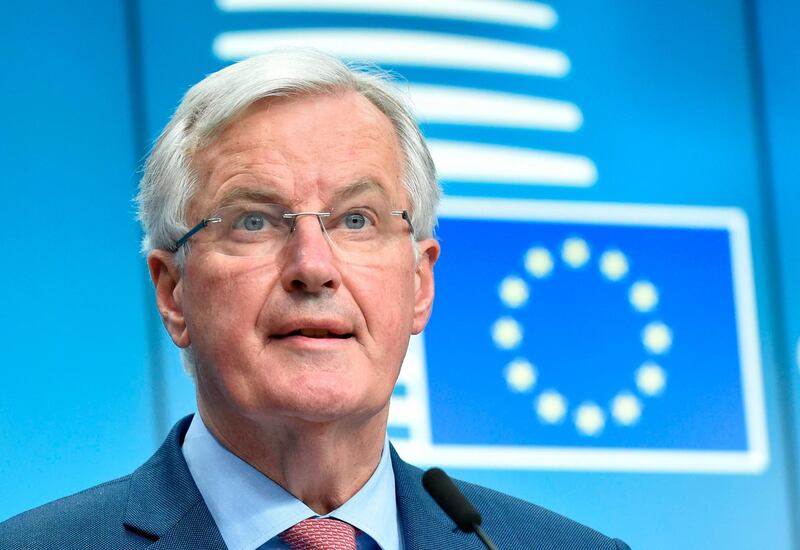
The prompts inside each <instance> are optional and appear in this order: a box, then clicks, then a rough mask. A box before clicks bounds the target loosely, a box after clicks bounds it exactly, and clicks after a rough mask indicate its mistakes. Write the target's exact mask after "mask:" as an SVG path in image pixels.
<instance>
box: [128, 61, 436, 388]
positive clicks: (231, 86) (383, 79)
mask: <svg viewBox="0 0 800 550" xmlns="http://www.w3.org/2000/svg"><path fill="white" fill-rule="evenodd" d="M346 91H355V92H358V93H360V94H361V95H362V96H364V97H365V98H367V99H368V100H369V101H370V102H372V104H373V105H375V106H376V107H377V108H378V109H379V110H380V111H381V112H382V113H383V114H385V115H386V116H387V117H388V118H389V120H390V121H391V123H392V125H393V126H394V129H395V132H396V135H397V139H398V142H399V144H400V148H401V151H402V154H403V159H402V174H401V178H402V182H403V185H404V187H405V189H406V192H407V193H408V199H409V202H410V214H411V220H412V225H413V228H414V235H413V238H412V240H414V244H415V246H414V250H415V254H416V253H417V247H416V241H417V240H420V239H425V238H429V237H432V236H433V230H434V227H435V225H436V205H437V203H438V201H439V196H440V193H441V191H440V188H439V184H438V183H437V181H436V170H435V168H434V164H433V160H432V159H431V155H430V152H429V151H428V147H427V146H426V145H425V141H424V140H423V137H422V134H421V132H420V130H419V127H418V126H417V123H416V120H415V119H414V116H413V114H412V113H411V110H410V108H409V107H408V105H407V103H406V101H405V99H404V97H403V96H402V95H401V93H400V91H399V90H398V89H397V88H396V87H395V86H394V85H393V84H392V83H391V78H390V75H389V74H388V73H386V72H384V71H381V70H379V69H376V68H374V67H354V66H348V65H346V64H344V63H343V62H341V61H340V60H338V59H336V58H334V57H331V56H329V55H327V54H324V53H322V52H319V51H316V50H310V49H299V48H297V49H284V50H276V51H273V52H271V53H267V54H264V55H260V56H257V57H251V58H249V59H246V60H244V61H240V62H239V63H235V64H233V65H230V66H228V67H226V68H224V69H222V70H220V71H217V72H215V73H212V74H210V75H209V76H207V77H206V78H204V79H203V80H202V81H200V82H199V83H197V84H195V85H194V86H193V87H192V88H191V89H190V90H189V91H188V92H187V93H186V95H185V96H184V97H183V100H182V101H181V103H180V105H179V106H178V108H177V110H176V111H175V114H174V115H173V116H172V118H171V119H170V121H169V123H168V124H167V126H166V127H165V128H164V130H163V132H162V133H161V135H160V136H159V138H158V140H157V141H156V143H155V145H154V146H153V149H152V151H151V152H150V155H149V156H148V158H147V161H146V162H145V165H144V173H143V175H142V179H141V181H140V183H139V193H138V195H137V197H136V203H137V206H138V218H139V221H140V222H141V224H142V228H143V230H144V237H143V239H142V245H141V248H142V252H143V253H144V254H147V253H148V252H150V251H151V250H155V249H163V250H173V248H174V246H175V243H176V241H177V240H178V239H180V238H181V236H183V235H184V234H185V233H186V232H187V231H188V230H189V224H188V220H187V219H186V218H187V209H188V206H189V204H190V202H191V200H192V198H193V197H194V194H195V193H196V192H197V190H198V185H199V182H198V176H197V173H196V172H195V171H194V167H193V163H192V160H193V158H194V155H196V154H197V153H198V152H199V151H201V150H202V149H204V148H205V147H208V146H209V145H211V143H212V142H213V141H214V139H215V138H216V137H217V136H219V134H220V133H221V132H222V131H223V130H224V129H225V128H226V127H228V126H229V125H230V124H231V123H232V122H233V121H234V120H235V119H236V117H237V116H238V115H239V114H240V113H241V112H242V111H244V110H245V109H247V108H248V107H249V106H250V105H252V104H253V103H255V102H256V101H258V100H260V99H264V98H269V97H290V98H291V97H303V96H311V95H326V94H336V93H341V92H346ZM186 250H187V247H186V246H184V247H182V248H181V249H180V250H178V251H176V255H175V261H176V263H177V264H178V267H179V268H181V267H182V266H183V264H184V261H185V254H186V253H187V252H186ZM182 351H183V363H184V368H185V369H186V371H187V372H188V373H189V375H190V376H192V377H193V378H194V372H195V358H194V353H193V351H192V349H191V347H189V348H186V349H184V350H182Z"/></svg>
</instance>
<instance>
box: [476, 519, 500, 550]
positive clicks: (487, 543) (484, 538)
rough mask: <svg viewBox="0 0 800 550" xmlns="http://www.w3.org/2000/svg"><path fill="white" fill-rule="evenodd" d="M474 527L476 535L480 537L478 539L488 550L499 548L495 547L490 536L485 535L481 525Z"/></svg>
mask: <svg viewBox="0 0 800 550" xmlns="http://www.w3.org/2000/svg"><path fill="white" fill-rule="evenodd" d="M473 527H474V528H475V534H476V535H478V538H479V539H481V542H482V543H483V544H484V546H486V548H487V549H488V550H497V546H495V545H494V543H493V542H492V539H490V538H489V535H487V534H486V533H484V531H483V529H481V526H480V525H473Z"/></svg>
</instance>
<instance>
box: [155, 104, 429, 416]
mask: <svg viewBox="0 0 800 550" xmlns="http://www.w3.org/2000/svg"><path fill="white" fill-rule="evenodd" d="M400 159H401V151H400V148H399V145H398V143H397V139H396V137H395V133H394V129H393V127H392V125H391V122H390V121H389V120H388V118H387V117H386V116H385V115H383V113H381V112H380V111H379V110H378V109H377V108H376V107H375V106H374V105H372V104H371V103H370V102H369V101H368V100H366V99H365V98H363V97H362V96H360V95H359V94H356V93H345V94H340V95H334V96H311V97H305V98H294V99H282V100H270V101H267V100H263V101H260V102H258V103H256V104H254V105H252V106H251V107H250V108H249V109H247V110H246V111H245V112H244V113H243V115H242V116H240V117H239V118H238V119H237V120H236V121H235V122H234V123H233V124H232V125H230V126H229V127H228V128H227V129H226V130H225V132H223V133H222V134H221V135H220V136H219V137H218V138H217V139H216V140H215V141H214V142H213V143H212V144H211V145H210V146H209V147H208V148H206V149H204V150H203V151H201V152H200V153H199V154H198V155H197V156H196V158H195V160H194V168H195V169H196V171H197V173H198V177H199V182H200V187H199V191H198V193H197V194H196V196H195V198H194V199H193V201H192V204H191V206H190V210H189V221H190V224H194V223H196V222H197V221H199V220H200V219H201V218H203V217H205V216H207V215H209V214H210V213H211V212H214V211H215V209H216V208H218V207H219V206H220V205H221V204H222V203H224V202H225V200H226V197H228V198H229V197H231V196H247V197H251V196H254V195H268V196H270V197H271V198H270V202H279V203H281V204H283V205H284V206H286V207H287V208H289V209H291V210H292V211H293V212H307V211H327V210H328V209H330V207H331V205H332V203H333V202H335V201H336V200H337V199H336V197H337V196H341V195H342V194H345V195H347V194H348V193H350V191H352V192H353V193H355V194H356V195H358V194H359V193H366V194H367V195H370V194H372V195H375V194H377V195H380V196H383V197H384V198H385V199H386V201H387V203H388V204H389V205H390V208H391V209H396V210H404V209H406V210H408V209H410V204H409V201H408V198H407V197H406V193H405V191H404V189H403V187H402V184H401V181H400V175H401V160H400ZM364 182H368V183H366V184H365V183H364ZM346 191H347V192H346ZM392 222H393V223H396V222H400V223H399V224H398V225H397V227H398V236H397V238H393V239H390V240H387V241H386V244H385V246H382V247H381V248H380V249H379V250H378V251H377V252H375V253H374V254H373V255H372V256H371V259H370V260H369V261H366V262H365V261H361V262H355V263H353V262H348V261H347V255H346V254H342V253H341V251H339V250H334V249H332V248H331V245H330V243H329V241H328V240H327V238H326V237H325V235H324V234H323V233H322V231H321V229H320V224H319V223H318V221H317V219H316V217H314V216H305V217H300V218H298V219H297V223H296V227H295V231H294V232H293V233H292V234H291V236H290V237H289V239H288V240H287V241H286V245H285V247H284V248H283V249H282V250H281V251H280V252H279V253H276V254H274V255H272V256H270V257H238V256H229V255H224V254H221V253H219V251H218V250H217V249H215V248H214V247H213V246H211V245H208V244H207V243H204V242H203V240H202V238H200V237H201V236H200V235H198V238H197V239H193V241H192V248H191V252H190V253H189V254H188V256H187V260H186V264H185V268H184V270H183V273H182V274H181V273H179V272H178V271H177V270H176V269H175V268H174V264H173V263H172V262H171V258H170V255H169V254H168V253H166V252H163V251H156V252H154V253H152V254H151V256H150V258H149V264H150V269H151V274H152V276H153V279H154V282H155V283H156V287H157V294H158V301H159V309H160V310H161V312H162V316H163V317H164V322H165V325H166V326H167V328H168V330H169V332H170V334H171V336H172V338H173V340H174V341H175V342H176V344H178V345H179V346H182V347H185V346H187V345H189V344H191V345H192V348H193V350H194V354H195V357H196V365H197V366H196V386H197V395H198V401H199V405H200V407H201V410H203V411H206V412H208V414H209V415H214V414H223V415H228V416H229V417H232V418H236V417H247V418H250V419H251V420H255V421H258V420H267V419H276V418H295V419H300V420H306V421H329V420H336V419H340V418H352V419H355V420H358V419H359V418H370V417H372V416H375V415H376V414H379V413H381V412H385V408H386V407H387V406H388V401H389V396H390V395H391V391H392V387H393V386H394V383H395V380H396V378H397V374H398V371H399V367H400V364H401V362H402V359H403V356H404V354H405V351H406V347H407V345H408V339H409V336H410V335H411V334H416V333H419V332H420V331H421V330H422V329H423V328H424V326H425V324H426V322H427V319H428V316H429V313H430V308H431V302H432V299H433V275H432V266H433V263H434V262H435V260H436V258H437V256H438V251H439V248H438V245H437V244H436V243H435V242H434V241H433V240H426V241H422V242H420V260H419V263H418V264H417V263H416V262H415V259H414V251H413V246H412V242H411V238H410V237H409V236H408V230H407V229H405V227H404V223H403V222H402V220H400V219H397V218H395V219H393V220H392Z"/></svg>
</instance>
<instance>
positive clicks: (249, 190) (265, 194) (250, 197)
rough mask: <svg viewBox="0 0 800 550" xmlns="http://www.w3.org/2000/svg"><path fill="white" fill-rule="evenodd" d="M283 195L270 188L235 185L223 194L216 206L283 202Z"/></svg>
mask: <svg viewBox="0 0 800 550" xmlns="http://www.w3.org/2000/svg"><path fill="white" fill-rule="evenodd" d="M283 200H284V199H283V197H282V196H281V195H279V194H278V193H276V192H274V191H272V190H270V189H256V188H254V187H234V188H233V189H230V190H228V191H226V192H225V193H223V194H222V197H221V198H220V200H219V202H218V203H217V204H216V208H222V207H224V206H228V205H231V204H234V203H237V202H258V203H281V202H282V201H283Z"/></svg>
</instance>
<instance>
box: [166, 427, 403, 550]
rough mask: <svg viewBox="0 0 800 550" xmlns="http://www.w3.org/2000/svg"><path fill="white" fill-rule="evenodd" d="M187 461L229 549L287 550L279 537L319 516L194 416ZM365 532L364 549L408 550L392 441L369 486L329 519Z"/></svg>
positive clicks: (187, 439) (361, 543)
mask: <svg viewBox="0 0 800 550" xmlns="http://www.w3.org/2000/svg"><path fill="white" fill-rule="evenodd" d="M182 450H183V456H184V458H185V459H186V464H188V466H189V471H190V472H191V474H192V477H193V478H194V482H195V483H196V484H197V488H198V489H199V490H200V494H201V495H203V500H204V501H205V503H206V506H208V509H209V511H210V512H211V516H212V517H213V518H214V521H215V522H216V524H217V528H218V529H219V532H220V534H221V535H222V539H223V540H224V541H225V544H226V545H227V546H228V548H229V549H230V550H254V549H259V550H273V549H286V548H287V547H286V545H285V544H284V543H283V541H281V540H280V539H279V538H278V535H279V534H280V533H282V532H283V531H285V530H286V529H288V528H289V527H291V526H293V525H295V524H296V523H299V522H300V521H302V520H304V519H307V518H310V517H319V516H318V515H317V514H316V513H315V512H314V511H313V510H312V509H311V508H309V507H308V506H306V505H305V504H303V502H302V501H300V500H298V499H297V498H296V497H295V496H294V495H292V494H291V493H289V492H288V491H286V490H285V489H284V488H283V487H281V486H280V485H278V484H277V483H275V482H274V481H272V480H271V479H270V478H268V477H267V476H265V475H264V474H262V473H261V472H259V471H258V470H256V469H255V468H253V467H252V466H250V465H249V464H247V463H246V462H244V461H243V460H242V459H240V458H239V457H237V456H236V455H234V454H233V453H231V452H230V451H228V450H227V449H226V448H225V447H223V446H222V445H221V444H220V443H219V442H218V441H217V440H216V439H215V438H214V436H213V435H211V432H209V431H208V428H206V426H205V424H204V423H203V420H202V419H201V418H200V415H199V414H195V415H194V418H193V419H192V423H191V425H190V426H189V430H188V431H187V432H186V437H185V439H184V441H183V448H182ZM321 517H331V518H336V519H339V520H342V521H346V522H347V523H349V524H350V525H353V526H354V527H356V528H357V529H359V530H360V531H361V532H360V533H359V534H358V537H357V539H356V543H357V545H358V549H359V550H373V549H375V550H377V549H379V550H403V543H402V539H401V538H400V533H401V529H400V526H399V518H398V515H397V501H396V498H395V487H394V470H393V469H392V461H391V458H390V456H389V440H388V439H387V440H386V442H385V443H384V447H383V453H382V454H381V460H380V463H379V464H378V467H377V469H376V470H375V472H374V473H373V474H372V477H370V478H369V480H368V481H367V483H366V484H365V485H364V486H363V487H362V488H361V489H360V490H359V491H358V492H357V493H356V494H355V495H353V496H352V498H350V500H348V501H347V502H345V503H344V504H342V505H341V506H340V507H339V508H337V509H336V510H334V511H332V512H331V513H330V514H328V515H326V516H321Z"/></svg>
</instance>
